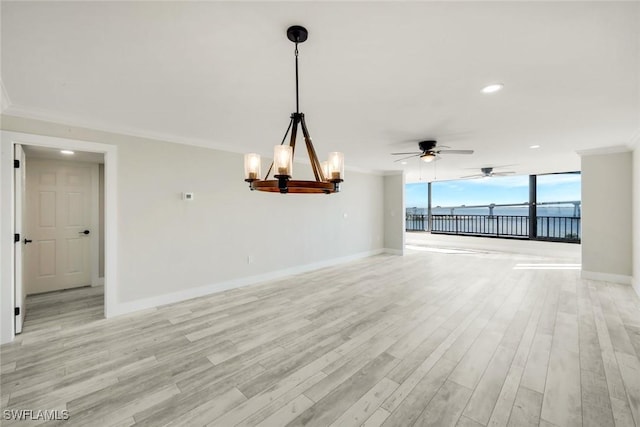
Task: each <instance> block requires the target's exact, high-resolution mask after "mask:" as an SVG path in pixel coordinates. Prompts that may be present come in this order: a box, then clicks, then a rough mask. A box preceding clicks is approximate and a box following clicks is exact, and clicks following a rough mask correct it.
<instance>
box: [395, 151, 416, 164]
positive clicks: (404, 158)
mask: <svg viewBox="0 0 640 427" xmlns="http://www.w3.org/2000/svg"><path fill="white" fill-rule="evenodd" d="M420 154H422V153H419V154H414V155H412V156H408V157H403V158H401V159H398V160H394V163H395V162H401V161H403V160H407V159H410V158H412V157H418V156H419V155H420Z"/></svg>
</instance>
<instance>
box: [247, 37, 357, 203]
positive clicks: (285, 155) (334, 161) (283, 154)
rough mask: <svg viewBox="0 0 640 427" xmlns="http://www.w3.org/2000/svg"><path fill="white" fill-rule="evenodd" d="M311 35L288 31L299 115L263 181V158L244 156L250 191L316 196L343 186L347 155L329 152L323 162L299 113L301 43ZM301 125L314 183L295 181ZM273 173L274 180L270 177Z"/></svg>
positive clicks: (329, 192) (294, 119)
mask: <svg viewBox="0 0 640 427" xmlns="http://www.w3.org/2000/svg"><path fill="white" fill-rule="evenodd" d="M308 35H309V33H308V31H307V29H306V28H304V27H301V26H299V25H294V26H292V27H289V29H287V38H288V39H289V40H291V41H292V42H293V43H295V45H296V48H295V61H296V112H295V113H292V114H291V120H290V121H289V127H287V130H286V132H285V134H284V137H283V138H282V142H281V143H280V145H276V146H275V147H274V150H273V162H272V163H271V166H269V170H268V171H267V174H266V175H265V177H264V179H260V175H261V173H260V164H261V161H260V155H259V154H256V153H248V154H245V155H244V180H245V181H246V182H248V183H249V188H251V190H258V191H269V192H273V193H282V194H286V193H311V194H313V193H315V194H331V193H337V192H338V191H340V183H341V182H342V181H343V177H344V155H343V154H342V153H339V152H331V153H329V160H327V161H326V162H322V163H320V161H319V160H318V156H317V154H316V150H315V149H314V148H313V144H312V143H311V136H310V135H309V131H308V130H307V124H306V122H305V120H304V113H301V112H300V101H299V94H298V43H303V42H304V41H305V40H307V37H308ZM298 126H300V127H301V128H302V135H303V137H304V142H305V145H306V147H307V154H308V156H309V160H310V162H311V169H312V170H313V175H314V176H315V180H314V181H304V180H296V179H292V178H293V156H294V154H295V150H296V136H297V135H298ZM289 132H291V136H290V138H289V145H285V141H286V139H287V135H289ZM271 172H273V178H274V179H269V175H270V174H271Z"/></svg>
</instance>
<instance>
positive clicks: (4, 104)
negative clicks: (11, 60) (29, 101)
mask: <svg viewBox="0 0 640 427" xmlns="http://www.w3.org/2000/svg"><path fill="white" fill-rule="evenodd" d="M0 98H1V100H0V103H1V104H0V106H1V107H0V108H1V110H0V112H2V113H4V112H5V111H6V110H8V109H9V108H10V107H11V98H9V93H8V92H7V89H6V88H5V87H4V83H3V82H2V79H0Z"/></svg>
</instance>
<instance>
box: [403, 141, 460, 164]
mask: <svg viewBox="0 0 640 427" xmlns="http://www.w3.org/2000/svg"><path fill="white" fill-rule="evenodd" d="M437 143H438V142H437V141H433V140H427V141H420V142H419V143H418V147H419V148H420V150H421V151H417V152H416V151H414V152H411V153H391V155H392V156H402V155H407V154H409V156H407V157H402V158H401V159H398V160H394V162H400V161H402V160H405V159H409V158H411V157H418V156H420V159H421V160H422V161H425V162H432V161H434V160H435V159H436V156H438V155H439V154H473V150H439V149H436V144H437ZM443 147H445V146H443ZM445 148H448V147H445Z"/></svg>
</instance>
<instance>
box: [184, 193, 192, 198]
mask: <svg viewBox="0 0 640 427" xmlns="http://www.w3.org/2000/svg"><path fill="white" fill-rule="evenodd" d="M182 200H193V193H182Z"/></svg>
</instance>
